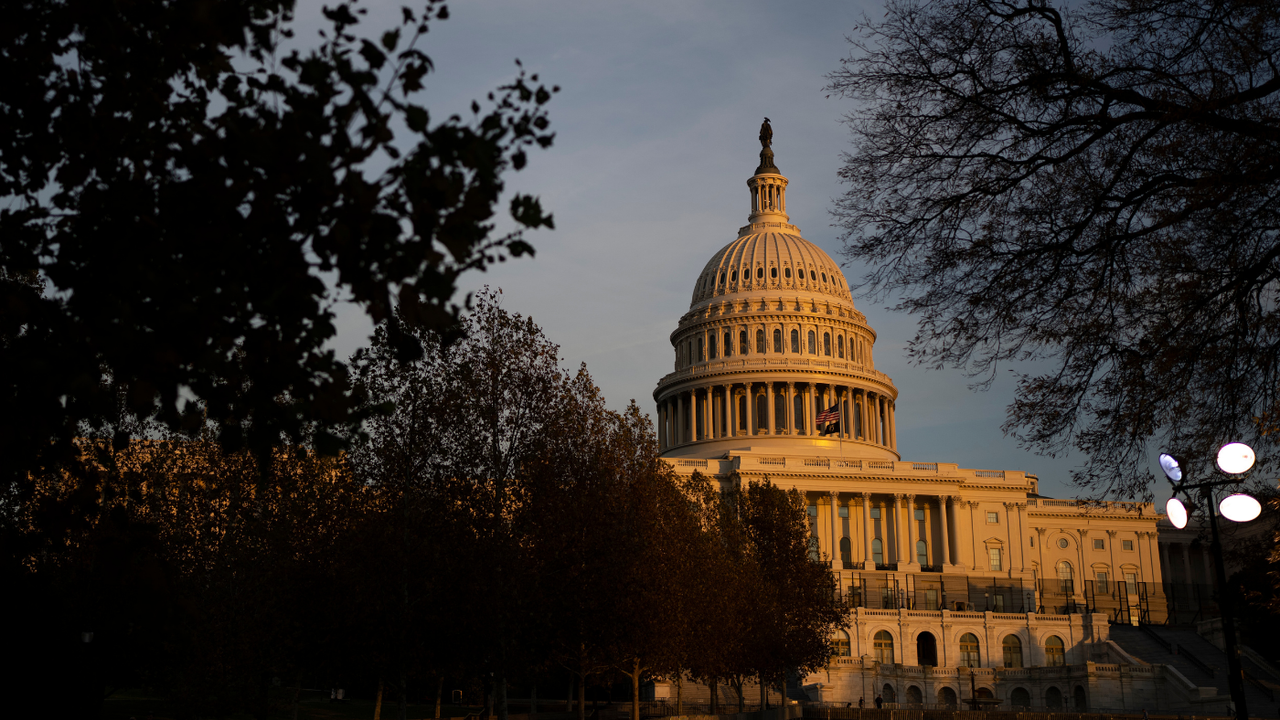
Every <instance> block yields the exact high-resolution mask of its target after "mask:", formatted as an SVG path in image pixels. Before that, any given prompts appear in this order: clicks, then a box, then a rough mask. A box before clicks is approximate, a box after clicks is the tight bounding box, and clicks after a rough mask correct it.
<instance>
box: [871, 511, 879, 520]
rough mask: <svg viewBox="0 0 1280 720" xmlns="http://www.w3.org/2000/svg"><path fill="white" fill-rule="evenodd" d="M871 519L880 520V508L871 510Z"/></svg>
mask: <svg viewBox="0 0 1280 720" xmlns="http://www.w3.org/2000/svg"><path fill="white" fill-rule="evenodd" d="M871 519H872V520H879V519H880V508H871Z"/></svg>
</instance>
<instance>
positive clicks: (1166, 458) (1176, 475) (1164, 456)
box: [1160, 453, 1182, 482]
mask: <svg viewBox="0 0 1280 720" xmlns="http://www.w3.org/2000/svg"><path fill="white" fill-rule="evenodd" d="M1160 469H1161V470H1163V471H1164V474H1165V477H1167V478H1169V480H1171V481H1172V482H1182V465H1181V464H1180V463H1179V462H1178V458H1176V457H1174V456H1172V455H1170V454H1169V453H1160Z"/></svg>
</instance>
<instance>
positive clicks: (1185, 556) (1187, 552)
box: [1178, 542, 1195, 585]
mask: <svg viewBox="0 0 1280 720" xmlns="http://www.w3.org/2000/svg"><path fill="white" fill-rule="evenodd" d="M1178 545H1179V546H1181V548H1182V577H1183V578H1184V579H1183V582H1185V583H1187V584H1188V585H1190V584H1192V583H1194V582H1195V578H1194V577H1192V576H1191V543H1185V542H1184V543H1178Z"/></svg>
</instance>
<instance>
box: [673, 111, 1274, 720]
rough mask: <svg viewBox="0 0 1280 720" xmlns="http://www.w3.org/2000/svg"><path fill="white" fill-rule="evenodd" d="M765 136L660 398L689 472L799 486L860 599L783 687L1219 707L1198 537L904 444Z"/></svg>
mask: <svg viewBox="0 0 1280 720" xmlns="http://www.w3.org/2000/svg"><path fill="white" fill-rule="evenodd" d="M771 135H772V132H771V130H769V129H768V128H767V127H765V128H763V129H762V133H761V140H762V144H763V145H764V149H763V150H762V152H761V153H760V165H759V167H757V168H756V170H755V173H754V174H753V175H752V176H751V177H750V178H749V179H748V180H747V187H748V189H749V191H750V192H749V197H750V214H749V215H748V217H747V224H746V225H743V226H742V227H740V228H738V231H737V234H736V238H735V239H733V240H732V241H731V242H729V243H728V244H727V245H724V246H723V247H721V248H720V249H719V250H717V251H716V252H715V253H714V254H713V255H712V256H711V259H710V260H709V261H708V262H707V263H706V265H705V267H703V269H702V271H701V273H699V275H698V276H697V277H696V278H692V280H693V293H692V301H691V303H690V305H689V310H688V312H686V313H685V314H684V315H683V316H682V317H681V318H680V320H679V323H678V325H677V326H676V329H675V331H674V332H672V334H671V343H672V346H673V347H674V350H675V365H674V368H673V370H672V372H670V373H669V374H667V375H666V376H665V377H663V378H662V379H661V380H659V381H658V384H657V388H656V389H655V390H654V399H655V400H656V401H657V415H656V418H657V425H658V434H659V443H660V446H661V450H662V452H663V455H664V457H665V458H667V460H668V461H669V462H670V463H671V464H672V465H673V466H674V468H675V469H676V470H677V471H678V472H679V473H683V474H691V473H693V472H700V473H703V474H705V475H709V476H711V477H714V478H715V479H717V480H719V481H720V482H721V483H724V484H731V483H738V482H747V481H750V480H761V479H765V478H768V479H769V480H770V481H772V482H773V483H774V484H777V485H780V486H782V487H785V488H791V487H794V488H796V489H797V490H799V491H800V492H801V493H802V494H803V496H804V497H805V498H806V500H807V505H808V516H809V522H810V526H811V528H812V543H813V545H812V547H813V555H814V557H815V559H817V560H818V561H820V562H824V563H826V562H829V563H830V566H831V572H832V573H833V574H834V575H835V576H836V578H837V586H838V588H839V591H840V592H841V593H842V594H843V595H845V596H846V597H847V599H848V600H849V601H850V603H851V604H852V605H853V606H854V607H855V608H856V609H855V610H854V611H853V612H852V613H851V615H850V616H849V618H848V625H847V627H846V628H844V629H843V630H840V631H838V632H837V634H836V636H835V637H833V638H832V647H833V649H834V652H835V656H834V657H833V659H832V660H831V661H830V663H829V665H828V666H827V667H826V668H825V669H823V670H821V671H819V672H816V673H813V674H811V675H809V676H807V677H804V678H800V679H799V682H797V683H794V684H793V685H794V686H795V687H793V688H791V689H790V690H789V693H790V694H791V696H792V697H797V695H796V692H797V691H798V692H802V693H803V697H806V698H807V699H809V700H811V701H816V702H824V703H838V704H839V705H841V706H843V705H844V704H846V703H853V705H854V706H855V707H856V706H857V704H858V701H859V699H860V698H865V702H866V703H867V706H868V707H870V706H871V703H872V700H873V698H875V697H876V696H881V697H883V698H884V700H885V701H886V702H889V703H897V704H898V705H899V706H903V707H906V706H913V705H914V706H920V705H923V706H930V705H943V706H953V705H956V704H957V703H959V704H960V705H961V706H962V707H963V706H965V703H967V702H969V701H971V700H973V699H975V698H977V699H979V700H981V701H984V703H983V704H984V705H986V706H991V707H998V708H1004V709H1013V708H1016V707H1036V708H1041V707H1047V708H1064V709H1071V710H1077V709H1079V710H1083V709H1103V708H1109V709H1130V710H1142V709H1147V710H1149V711H1151V712H1153V713H1154V712H1157V711H1182V712H1191V713H1195V714H1222V713H1223V710H1224V708H1225V706H1226V704H1227V703H1228V702H1229V698H1228V697H1227V691H1226V686H1225V681H1224V680H1223V679H1222V676H1223V675H1224V673H1221V672H1219V673H1217V677H1216V678H1214V677H1213V676H1211V675H1209V674H1205V675H1204V677H1201V676H1200V675H1197V671H1196V669H1195V668H1194V667H1192V666H1189V665H1187V664H1186V663H1187V662H1189V661H1187V660H1186V655H1187V652H1186V648H1187V647H1188V644H1190V643H1191V642H1192V641H1191V639H1190V637H1191V636H1195V637H1197V638H1199V636H1198V635H1196V634H1195V630H1194V626H1191V625H1185V624H1184V625H1177V626H1174V625H1169V624H1167V622H1168V621H1170V620H1176V619H1177V617H1176V614H1177V613H1178V612H1183V613H1187V612H1188V610H1189V609H1191V608H1192V604H1193V603H1195V607H1194V614H1195V617H1191V616H1188V617H1187V618H1184V619H1183V620H1181V622H1183V623H1187V622H1190V621H1193V620H1196V619H1204V617H1206V616H1207V614H1206V612H1202V610H1203V611H1207V610H1208V609H1209V608H1208V606H1207V605H1205V606H1204V607H1203V608H1202V607H1201V604H1203V603H1205V602H1207V601H1205V599H1204V597H1205V596H1207V594H1208V593H1207V591H1206V590H1205V587H1204V586H1205V584H1206V583H1207V582H1209V581H1208V577H1209V576H1208V574H1207V572H1206V570H1207V566H1206V555H1205V553H1204V551H1203V549H1202V548H1201V547H1200V543H1199V540H1198V539H1196V538H1195V537H1192V536H1189V535H1187V534H1186V533H1185V532H1184V533H1182V534H1181V535H1180V534H1179V533H1175V532H1172V528H1171V526H1170V525H1168V523H1167V522H1163V523H1162V520H1163V516H1162V515H1161V514H1160V513H1159V512H1158V511H1157V510H1156V508H1155V507H1153V506H1152V505H1151V504H1149V503H1136V502H1088V501H1077V500H1063V499H1050V498H1046V497H1042V496H1041V495H1040V494H1039V492H1038V490H1039V488H1038V480H1037V478H1036V476H1035V475H1032V474H1029V473H1026V472H1022V471H1014V470H990V469H969V468H961V467H958V466H957V465H955V464H952V463H947V462H942V461H940V460H943V459H942V458H920V459H903V458H902V457H901V455H900V454H899V452H898V441H897V417H898V411H899V408H898V406H897V401H898V396H899V393H898V388H897V387H896V386H895V385H894V382H893V379H892V378H890V377H889V376H887V375H885V374H884V373H882V372H879V371H878V370H876V363H875V341H876V332H875V330H874V329H873V328H872V327H870V326H869V325H868V324H867V319H866V316H864V315H863V314H862V313H861V312H859V311H858V309H857V308H856V307H855V306H854V303H853V300H852V297H851V295H850V290H849V286H848V283H847V282H846V281H845V278H844V276H843V274H842V273H841V271H840V269H839V266H838V265H837V264H836V263H835V262H834V261H833V260H832V259H831V258H830V257H829V256H828V255H827V254H826V253H825V252H823V251H822V250H821V249H820V248H819V247H817V246H816V245H814V244H813V243H811V242H809V241H807V240H805V239H804V238H803V237H801V235H800V230H799V228H797V227H796V226H795V225H792V224H791V222H790V217H789V216H788V214H787V185H788V181H787V178H786V177H785V176H783V175H782V173H781V171H780V170H779V169H778V167H777V166H776V165H775V163H774V158H773V152H772V149H771V148H770V147H769V144H770V141H771ZM904 411H905V412H910V411H911V409H910V407H906V408H904ZM820 416H823V417H822V419H823V420H824V421H825V422H824V423H823V425H818V424H817V423H816V422H815V420H816V419H818V418H819V417H820ZM828 422H829V424H828ZM1171 596H1172V597H1171ZM1188 628H1192V629H1188ZM1179 632H1180V633H1182V634H1183V635H1185V637H1182V636H1179V637H1177V638H1175V639H1173V640H1170V638H1171V637H1173V635H1170V634H1171V633H1173V634H1175V635H1176V634H1177V633H1179ZM1161 636H1163V637H1165V640H1164V641H1159V640H1158V638H1159V637H1161ZM1153 638H1156V639H1153ZM1201 640H1202V642H1204V644H1205V647H1206V648H1209V650H1211V649H1212V645H1210V644H1209V641H1208V640H1203V639H1201ZM1144 643H1149V644H1150V646H1151V647H1153V648H1158V649H1159V650H1158V651H1156V650H1151V651H1148V650H1147V645H1146V644H1144ZM1179 644H1180V645H1181V646H1182V647H1183V653H1181V654H1179V653H1178V652H1177V646H1178V645H1179ZM1166 649H1167V650H1168V651H1169V652H1168V653H1165V652H1164V650H1166ZM1209 650H1205V651H1204V653H1205V654H1207V653H1208V652H1209ZM1206 656H1207V655H1206ZM1219 686H1220V688H1219ZM655 691H656V693H657V695H658V697H662V696H663V693H664V692H666V689H665V688H664V687H663V686H662V685H661V684H660V685H659V686H658V687H657V688H656V689H655ZM1264 707H1268V708H1269V709H1267V710H1265V712H1266V714H1272V713H1274V710H1275V708H1274V705H1272V706H1266V702H1265V701H1261V704H1260V705H1259V704H1254V703H1251V705H1250V709H1251V710H1254V709H1255V708H1256V709H1257V710H1263V708H1264Z"/></svg>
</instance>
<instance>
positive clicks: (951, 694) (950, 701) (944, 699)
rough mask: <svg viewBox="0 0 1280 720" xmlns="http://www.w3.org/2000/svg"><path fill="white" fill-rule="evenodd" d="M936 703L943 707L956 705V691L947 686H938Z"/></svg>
mask: <svg viewBox="0 0 1280 720" xmlns="http://www.w3.org/2000/svg"><path fill="white" fill-rule="evenodd" d="M938 704H939V705H941V706H943V707H945V708H953V709H954V708H955V707H956V691H955V690H952V689H951V688H949V687H944V688H938Z"/></svg>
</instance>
